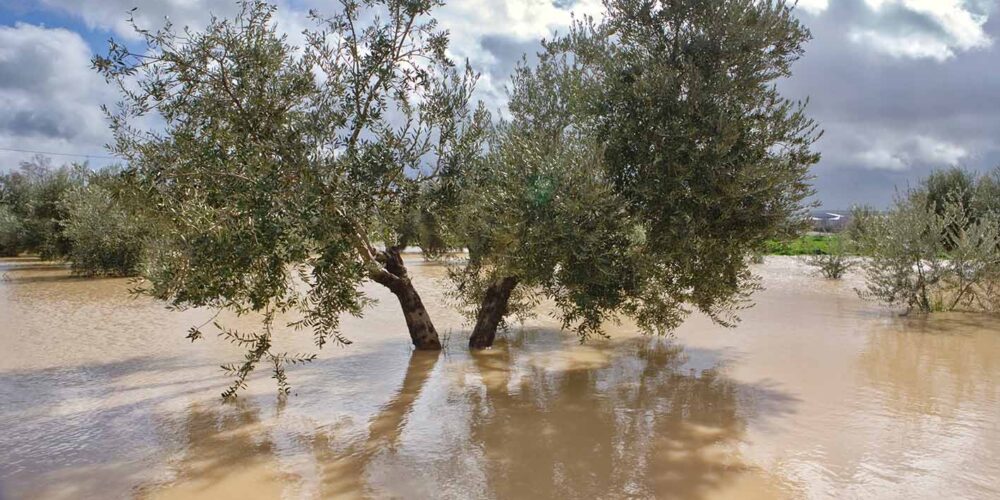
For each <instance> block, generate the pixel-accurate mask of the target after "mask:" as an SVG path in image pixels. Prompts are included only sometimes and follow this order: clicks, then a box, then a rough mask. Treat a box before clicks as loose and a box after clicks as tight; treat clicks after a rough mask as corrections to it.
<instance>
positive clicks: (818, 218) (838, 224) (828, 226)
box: [809, 210, 851, 233]
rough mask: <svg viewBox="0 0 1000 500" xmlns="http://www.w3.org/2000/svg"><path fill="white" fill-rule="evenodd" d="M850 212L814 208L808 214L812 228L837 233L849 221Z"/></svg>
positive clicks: (822, 231)
mask: <svg viewBox="0 0 1000 500" xmlns="http://www.w3.org/2000/svg"><path fill="white" fill-rule="evenodd" d="M850 219H851V216H850V212H847V211H842V210H840V211H833V212H828V211H825V210H815V211H813V212H812V213H810V214H809V220H810V221H811V222H812V230H813V231H817V232H821V233H837V232H840V231H843V230H844V228H846V227H847V224H848V222H850Z"/></svg>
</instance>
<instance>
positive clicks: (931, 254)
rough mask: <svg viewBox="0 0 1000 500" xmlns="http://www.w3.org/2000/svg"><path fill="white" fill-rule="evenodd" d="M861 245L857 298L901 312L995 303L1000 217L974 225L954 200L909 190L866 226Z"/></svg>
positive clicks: (990, 307) (989, 307) (999, 301)
mask: <svg viewBox="0 0 1000 500" xmlns="http://www.w3.org/2000/svg"><path fill="white" fill-rule="evenodd" d="M860 243H861V248H862V249H863V251H864V252H865V254H866V255H868V256H870V258H869V259H868V260H866V261H865V263H864V264H863V268H864V272H865V277H866V280H867V285H866V288H865V289H864V290H859V294H860V295H861V296H862V297H865V298H868V299H872V300H875V301H878V302H881V303H884V304H887V305H890V306H904V307H906V310H907V312H910V311H912V310H914V309H916V310H918V311H921V312H931V311H953V310H979V311H995V310H996V309H997V306H998V305H1000V291H998V289H997V283H998V278H1000V219H998V218H997V216H996V215H995V214H983V215H981V216H979V217H977V218H976V219H975V220H973V219H972V217H971V216H970V215H969V210H968V209H967V207H966V206H965V202H964V201H963V199H962V197H960V196H951V197H947V198H946V199H944V200H943V201H942V202H941V203H940V204H936V203H930V202H929V200H928V193H927V191H926V189H918V190H913V191H910V192H909V193H908V194H907V196H903V197H901V198H900V199H899V200H897V202H896V204H895V206H894V207H893V209H892V210H890V211H889V213H888V214H886V215H884V216H876V217H872V218H870V219H869V220H868V221H867V222H866V224H865V230H864V231H863V237H862V239H861V241H860Z"/></svg>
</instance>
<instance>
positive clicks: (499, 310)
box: [469, 276, 517, 349]
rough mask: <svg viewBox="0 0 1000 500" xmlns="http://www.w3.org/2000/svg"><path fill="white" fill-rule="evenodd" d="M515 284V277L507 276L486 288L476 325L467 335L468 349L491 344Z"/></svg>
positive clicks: (480, 347)
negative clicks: (470, 333)
mask: <svg viewBox="0 0 1000 500" xmlns="http://www.w3.org/2000/svg"><path fill="white" fill-rule="evenodd" d="M515 286H517V278H516V277H513V276H508V277H506V278H503V279H500V280H497V281H494V282H493V283H491V284H490V286H489V287H488V288H487V289H486V296H485V297H483V303H482V305H480V306H479V313H478V314H477V315H476V326H475V328H473V329H472V335H470V336H469V348H470V349H486V348H487V347H492V346H493V340H494V339H495V338H496V336H497V327H498V326H499V325H500V321H501V320H503V317H504V316H506V315H507V303H508V302H510V294H511V292H513V291H514V287H515Z"/></svg>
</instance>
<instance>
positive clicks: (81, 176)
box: [0, 156, 148, 276]
mask: <svg viewBox="0 0 1000 500" xmlns="http://www.w3.org/2000/svg"><path fill="white" fill-rule="evenodd" d="M122 187H123V182H122V178H121V173H120V170H119V169H118V168H116V167H108V168H104V169H100V170H92V169H89V168H87V166H86V165H81V164H74V165H63V166H61V167H54V166H53V165H52V164H51V161H50V160H48V159H47V158H45V157H40V156H39V157H36V158H35V159H34V160H32V161H28V162H23V163H21V165H20V166H19V168H17V169H14V170H12V171H10V172H8V173H6V174H2V175H0V255H2V256H6V257H10V256H16V255H19V254H21V253H31V254H36V255H38V256H40V257H41V258H43V259H49V260H65V261H68V262H69V263H70V264H71V266H72V269H73V271H74V272H76V273H78V274H83V275H88V276H94V275H108V276H134V275H136V274H138V272H139V266H140V264H141V261H142V255H143V251H144V250H143V249H144V238H145V236H146V234H147V231H148V226H147V225H146V224H144V223H143V222H142V221H140V220H139V219H138V218H137V217H136V216H135V214H134V213H132V212H131V211H130V210H128V209H127V203H126V201H125V199H124V197H123V192H122Z"/></svg>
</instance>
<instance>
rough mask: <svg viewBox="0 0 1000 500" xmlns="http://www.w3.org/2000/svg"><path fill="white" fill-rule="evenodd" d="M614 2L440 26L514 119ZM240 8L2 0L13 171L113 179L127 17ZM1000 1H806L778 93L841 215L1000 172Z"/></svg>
mask: <svg viewBox="0 0 1000 500" xmlns="http://www.w3.org/2000/svg"><path fill="white" fill-rule="evenodd" d="M277 3H278V5H279V11H278V17H277V23H278V26H279V29H281V30H282V31H285V32H287V33H289V34H290V39H291V40H292V41H293V42H294V41H296V40H301V36H300V35H299V34H300V33H301V31H302V30H303V29H305V28H307V27H310V26H311V22H310V21H309V20H308V18H307V13H308V10H309V9H310V8H316V9H318V10H319V11H320V12H322V11H323V10H324V9H329V8H330V5H332V4H334V3H335V2H333V1H331V0H277ZM600 4H601V2H600V0H451V1H449V2H448V3H447V4H446V5H445V6H444V7H441V8H440V9H439V10H438V12H437V17H438V19H439V20H440V22H441V25H442V26H443V27H444V28H446V29H448V30H449V31H450V33H451V40H452V45H451V49H450V51H451V54H452V55H453V56H454V57H455V58H457V59H460V60H461V59H468V60H469V62H470V63H471V64H472V66H473V67H474V68H475V69H476V70H477V71H480V72H481V73H482V77H481V79H480V82H479V95H480V97H481V98H482V99H484V100H485V101H486V102H487V103H488V104H489V105H490V106H491V107H494V108H498V107H502V106H503V101H504V85H505V82H506V81H507V79H508V77H509V75H510V73H511V70H512V69H513V67H514V65H515V63H516V62H517V61H518V60H519V59H520V58H521V55H522V54H529V55H531V54H534V53H535V52H536V51H537V50H538V48H539V40H540V39H541V38H544V37H548V36H551V34H552V33H554V32H558V31H562V30H565V28H566V26H567V25H568V24H569V23H570V22H571V20H572V16H573V15H574V14H575V15H577V16H579V15H583V14H588V15H594V16H600V15H601V12H602V8H601V5H600ZM235 6H236V3H235V0H0V171H4V170H9V169H11V168H16V166H17V165H18V164H19V163H20V162H21V161H24V160H28V159H30V158H31V157H32V156H33V154H32V153H27V152H14V151H9V150H11V149H16V150H30V151H45V152H49V153H67V154H74V155H81V156H54V155H53V156H52V159H53V161H54V162H56V163H62V162H67V161H84V160H87V161H89V162H90V164H91V165H95V166H97V165H103V164H107V163H111V162H113V161H114V160H113V159H111V158H109V157H108V156H107V155H108V153H107V151H106V149H105V147H104V145H105V144H106V143H107V142H108V140H109V137H110V134H109V132H108V127H107V122H106V120H105V118H104V116H103V114H102V113H101V111H100V105H101V104H102V103H107V104H111V103H113V102H114V101H115V100H116V95H115V91H114V89H112V88H111V87H109V86H108V85H106V83H105V82H104V80H103V79H102V78H101V77H99V76H98V75H97V74H96V73H95V72H94V71H92V70H91V69H90V59H91V57H92V55H93V54H94V53H103V52H104V51H105V50H106V48H107V40H108V39H109V38H112V37H113V38H116V39H121V40H125V41H130V40H131V41H134V39H135V37H134V34H133V33H132V31H131V29H130V28H129V26H128V24H127V22H126V19H127V13H128V11H129V10H130V9H132V8H133V7H138V10H137V12H136V17H137V20H138V22H139V23H140V24H141V25H143V26H147V27H156V26H159V25H160V24H161V23H162V21H163V19H164V18H165V17H169V18H170V20H171V21H172V22H173V23H174V24H175V25H178V26H183V25H190V26H192V27H199V26H204V25H205V24H206V22H207V20H208V18H209V16H210V15H211V14H216V15H219V16H225V15H227V14H231V13H232V12H234V11H235V10H236V7H235ZM998 11H1000V0H799V2H798V6H797V8H796V12H797V15H798V16H799V18H800V19H801V20H802V22H803V23H804V24H805V25H806V26H807V27H808V28H809V29H810V31H811V32H812V35H813V39H812V41H810V42H809V44H808V45H807V46H806V53H805V56H804V57H803V58H802V59H801V60H800V61H799V62H797V63H796V64H795V66H793V68H792V71H793V76H792V77H791V78H788V79H786V80H783V81H781V82H779V84H778V85H779V88H780V89H781V90H782V92H783V93H784V94H785V95H786V96H788V97H790V98H794V99H807V98H808V99H809V106H808V108H807V109H808V113H809V115H810V116H811V117H813V118H814V119H816V121H817V122H818V123H819V125H820V126H821V128H822V129H823V130H824V135H823V137H822V139H820V141H819V142H818V143H817V144H816V146H815V147H816V149H817V150H818V151H819V152H820V153H821V154H822V159H821V160H820V162H819V164H818V165H817V166H816V167H814V169H813V171H812V174H813V175H814V177H815V178H814V180H813V183H814V186H815V189H816V197H815V198H816V201H817V202H819V203H820V204H821V205H822V206H823V207H826V208H828V209H843V208H848V207H850V206H852V205H855V204H863V203H869V204H874V205H876V206H881V207H884V206H886V205H887V204H888V203H890V202H891V201H892V199H893V197H894V196H895V193H896V189H897V188H905V187H906V186H908V185H913V184H915V183H916V182H918V181H919V179H920V178H922V177H924V176H926V174H927V173H928V172H929V171H930V170H931V169H934V168H943V167H949V166H959V167H962V168H966V169H969V170H974V171H987V170H989V169H991V168H993V167H994V166H997V165H1000V48H998V47H997V41H996V39H997V37H998V35H1000V12H998Z"/></svg>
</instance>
